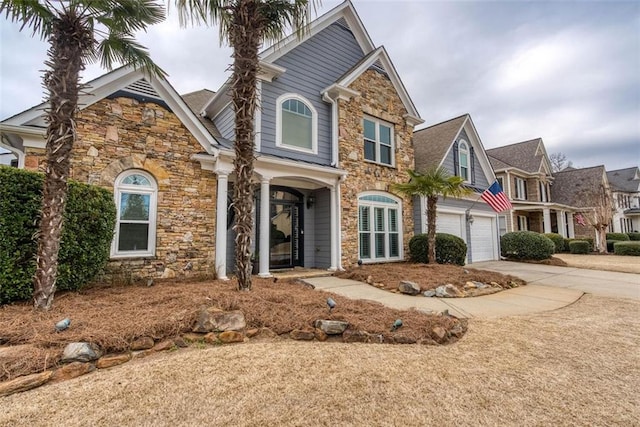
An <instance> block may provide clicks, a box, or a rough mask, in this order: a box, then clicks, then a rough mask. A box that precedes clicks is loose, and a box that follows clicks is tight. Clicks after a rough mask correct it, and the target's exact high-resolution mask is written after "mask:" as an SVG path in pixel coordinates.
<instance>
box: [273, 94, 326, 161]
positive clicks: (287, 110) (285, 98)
mask: <svg viewBox="0 0 640 427" xmlns="http://www.w3.org/2000/svg"><path fill="white" fill-rule="evenodd" d="M276 123H277V124H276V127H277V130H276V146H278V147H282V148H287V149H290V150H296V151H303V152H306V153H312V154H317V152H318V114H317V112H316V110H315V108H313V105H312V104H311V102H309V101H308V100H307V99H305V98H304V97H302V96H300V95H297V94H290V93H287V94H284V95H282V96H280V97H279V98H278V99H277V101H276Z"/></svg>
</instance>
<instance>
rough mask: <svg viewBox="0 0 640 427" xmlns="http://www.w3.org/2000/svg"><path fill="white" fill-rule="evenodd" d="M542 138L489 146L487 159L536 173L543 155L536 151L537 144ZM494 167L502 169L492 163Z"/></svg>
mask: <svg viewBox="0 0 640 427" xmlns="http://www.w3.org/2000/svg"><path fill="white" fill-rule="evenodd" d="M541 142H542V140H541V139H540V138H536V139H532V140H529V141H523V142H517V143H515V144H509V145H505V146H504V147H497V148H491V149H489V150H487V155H488V156H489V159H491V158H493V159H495V160H500V162H502V164H507V165H509V166H511V167H515V168H518V169H521V170H523V171H525V172H530V173H536V172H538V171H539V170H540V163H541V162H542V159H543V155H542V154H539V153H538V146H539V145H540V143H541ZM491 165H492V166H493V168H494V169H503V167H498V166H497V165H494V163H493V161H492V162H491Z"/></svg>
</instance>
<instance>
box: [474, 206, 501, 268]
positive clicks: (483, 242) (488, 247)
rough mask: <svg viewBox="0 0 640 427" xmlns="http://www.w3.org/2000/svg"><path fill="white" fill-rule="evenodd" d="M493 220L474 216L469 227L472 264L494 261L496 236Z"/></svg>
mask: <svg viewBox="0 0 640 427" xmlns="http://www.w3.org/2000/svg"><path fill="white" fill-rule="evenodd" d="M493 222H494V219H493V218H488V217H481V216H475V217H474V218H473V225H471V259H472V260H473V262H479V261H490V260H493V259H495V253H496V251H495V249H496V245H497V242H496V236H495V231H494V227H493Z"/></svg>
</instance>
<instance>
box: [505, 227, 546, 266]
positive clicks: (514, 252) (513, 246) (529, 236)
mask: <svg viewBox="0 0 640 427" xmlns="http://www.w3.org/2000/svg"><path fill="white" fill-rule="evenodd" d="M500 246H501V248H502V256H504V257H506V258H511V259H530V260H541V259H548V258H551V255H553V250H554V249H555V245H554V243H553V242H552V241H551V239H549V238H548V237H545V236H543V235H542V234H539V233H536V232H533V231H514V232H511V233H507V234H505V235H503V236H502V237H501V238H500Z"/></svg>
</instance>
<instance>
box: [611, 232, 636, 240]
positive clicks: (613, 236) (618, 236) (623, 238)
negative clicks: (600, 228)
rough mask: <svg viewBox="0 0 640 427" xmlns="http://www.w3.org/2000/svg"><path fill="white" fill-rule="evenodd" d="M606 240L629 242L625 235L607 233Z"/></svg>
mask: <svg viewBox="0 0 640 427" xmlns="http://www.w3.org/2000/svg"><path fill="white" fill-rule="evenodd" d="M607 240H618V241H625V242H626V241H629V240H631V239H629V236H627V234H626V233H607Z"/></svg>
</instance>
